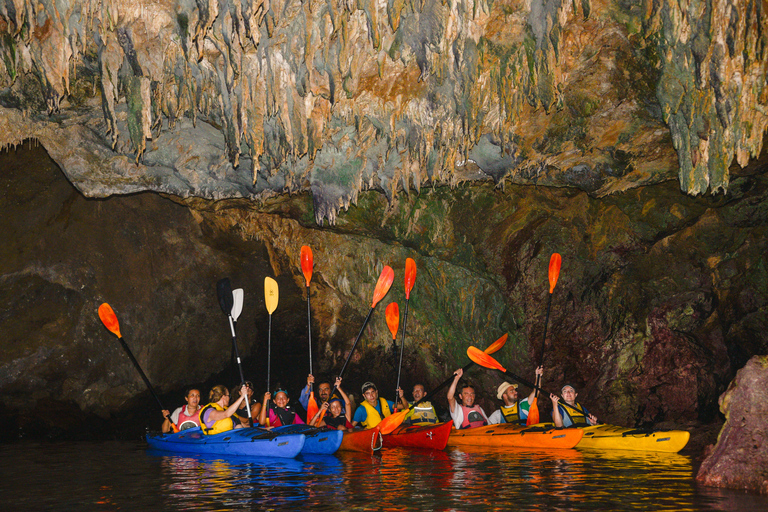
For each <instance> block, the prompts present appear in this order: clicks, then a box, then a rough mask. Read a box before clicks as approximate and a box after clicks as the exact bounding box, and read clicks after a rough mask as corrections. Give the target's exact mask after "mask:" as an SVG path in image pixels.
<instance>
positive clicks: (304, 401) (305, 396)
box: [299, 373, 335, 409]
mask: <svg viewBox="0 0 768 512" xmlns="http://www.w3.org/2000/svg"><path fill="white" fill-rule="evenodd" d="M314 382H315V376H314V375H312V374H311V373H310V374H309V375H308V376H307V386H306V387H305V388H304V389H302V390H301V394H300V395H299V403H300V404H301V406H302V407H304V409H306V408H307V407H308V405H309V394H310V392H311V390H312V384H313V383H314ZM334 394H335V393H334ZM317 397H318V398H319V399H320V403H319V404H317V405H318V406H321V405H323V404H324V403H325V402H327V401H328V400H329V399H330V398H331V383H330V382H327V381H323V382H321V383H320V384H318V385H317Z"/></svg>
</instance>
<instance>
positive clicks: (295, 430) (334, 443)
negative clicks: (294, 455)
mask: <svg viewBox="0 0 768 512" xmlns="http://www.w3.org/2000/svg"><path fill="white" fill-rule="evenodd" d="M272 432H279V433H281V434H304V437H305V438H306V439H305V440H304V448H302V450H301V453H318V454H326V455H330V454H332V453H336V450H338V449H339V446H340V445H341V440H342V438H343V437H344V432H342V431H341V430H332V429H328V428H318V427H313V426H311V425H306V424H304V423H299V424H297V425H285V426H282V427H275V428H273V429H272Z"/></svg>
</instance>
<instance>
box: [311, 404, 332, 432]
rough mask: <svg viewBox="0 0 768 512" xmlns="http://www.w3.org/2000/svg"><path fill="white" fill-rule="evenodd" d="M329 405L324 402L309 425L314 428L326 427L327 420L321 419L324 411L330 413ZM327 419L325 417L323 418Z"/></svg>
mask: <svg viewBox="0 0 768 512" xmlns="http://www.w3.org/2000/svg"><path fill="white" fill-rule="evenodd" d="M328 403H329V402H324V403H323V405H321V406H320V409H318V410H317V412H316V413H315V415H314V416H312V420H311V421H310V422H309V424H310V425H311V426H313V427H324V426H325V420H324V419H322V420H321V419H320V416H321V415H322V414H323V411H325V412H326V413H327V412H328ZM323 418H325V416H323Z"/></svg>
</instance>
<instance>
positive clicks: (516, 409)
mask: <svg viewBox="0 0 768 512" xmlns="http://www.w3.org/2000/svg"><path fill="white" fill-rule="evenodd" d="M521 405H522V402H520V401H515V403H514V404H512V405H510V406H506V405H502V406H501V416H502V417H503V418H504V422H505V423H516V424H518V425H525V422H526V418H527V417H526V418H523V417H522V414H521V413H522V408H521Z"/></svg>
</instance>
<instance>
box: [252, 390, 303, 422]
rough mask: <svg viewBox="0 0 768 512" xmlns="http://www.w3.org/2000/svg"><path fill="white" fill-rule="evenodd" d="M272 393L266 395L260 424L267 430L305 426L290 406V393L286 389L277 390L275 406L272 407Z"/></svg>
mask: <svg viewBox="0 0 768 512" xmlns="http://www.w3.org/2000/svg"><path fill="white" fill-rule="evenodd" d="M271 399H272V393H270V392H269V391H267V392H266V393H264V403H263V404H262V407H261V412H260V413H259V423H260V424H261V425H262V426H264V427H266V428H269V429H271V428H274V427H282V426H283V425H294V424H304V421H303V420H302V419H301V416H299V414H298V413H297V412H296V411H295V410H294V409H293V407H291V406H290V405H289V404H288V392H287V391H286V390H284V389H276V390H275V400H274V406H270V403H269V401H270V400H271Z"/></svg>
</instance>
